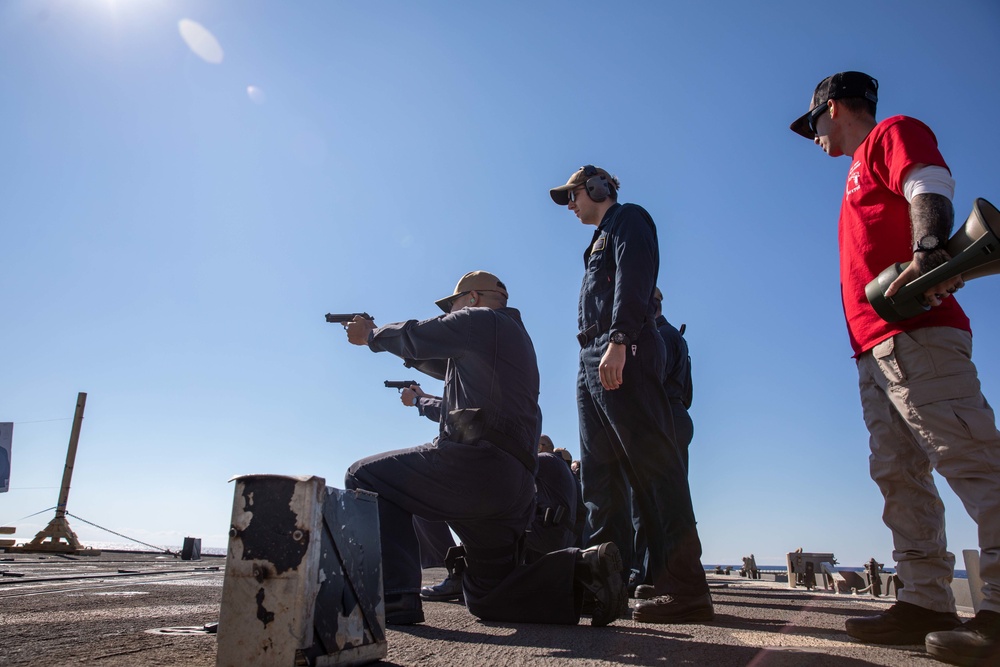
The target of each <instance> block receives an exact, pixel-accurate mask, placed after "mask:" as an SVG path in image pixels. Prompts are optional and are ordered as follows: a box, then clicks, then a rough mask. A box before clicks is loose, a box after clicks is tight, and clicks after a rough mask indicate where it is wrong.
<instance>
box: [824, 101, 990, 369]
mask: <svg viewBox="0 0 1000 667" xmlns="http://www.w3.org/2000/svg"><path fill="white" fill-rule="evenodd" d="M852 160H853V161H852V163H851V169H850V172H848V174H847V187H846V189H845V191H844V199H843V202H842V203H841V205H840V231H839V239H840V293H841V298H842V299H843V303H844V316H845V317H846V318H847V331H848V333H849V334H850V337H851V347H852V348H854V356H858V355H859V354H861V353H862V352H864V351H866V350H870V349H871V348H873V347H874V346H875V345H877V344H878V343H880V342H882V341H883V340H885V339H886V338H889V337H890V336H893V335H895V334H897V333H901V332H904V331H913V330H914V329H922V328H925V327H941V326H946V327H955V328H957V329H964V330H966V331H971V330H972V329H971V328H970V326H969V318H968V317H967V316H966V315H965V312H964V311H963V310H962V307H961V306H959V305H958V302H957V301H956V300H955V298H954V297H951V298H948V299H945V300H944V302H943V303H942V304H941V305H940V306H937V307H934V308H931V309H930V310H928V311H927V312H925V313H921V314H920V315H917V316H916V317H912V318H910V319H907V320H903V321H902V322H894V323H889V322H886V321H885V320H883V319H882V318H881V317H879V316H878V315H877V314H876V313H875V310H874V309H873V308H872V307H871V305H870V304H869V303H868V299H867V298H866V297H865V285H867V284H868V283H869V282H871V280H872V279H874V278H875V277H876V276H878V274H880V273H881V272H882V271H883V270H884V269H885V268H886V267H888V266H890V265H891V264H893V263H895V262H908V261H910V260H912V259H913V240H912V232H911V227H910V209H909V207H910V205H909V203H908V202H907V201H906V198H905V197H904V196H903V183H904V182H905V177H906V173H907V171H909V169H910V167H912V166H914V165H916V164H925V165H935V166H940V167H944V168H945V169H947V168H948V165H947V164H945V161H944V158H943V157H941V153H940V152H939V151H938V148H937V138H935V136H934V133H933V132H931V129H930V128H929V127H927V126H926V125H924V124H923V123H921V122H920V121H919V120H916V119H915V118H907V117H906V116H893V117H892V118H887V119H885V120H883V121H882V122H881V123H879V124H878V125H876V126H875V128H874V129H873V130H872V131H871V133H870V134H869V135H868V136H867V137H865V140H864V141H862V142H861V145H860V146H858V149H857V150H856V151H855V152H854V155H853V158H852Z"/></svg>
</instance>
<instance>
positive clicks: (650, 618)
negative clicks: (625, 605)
mask: <svg viewBox="0 0 1000 667" xmlns="http://www.w3.org/2000/svg"><path fill="white" fill-rule="evenodd" d="M632 620H633V621H639V622H640V623H662V624H664V625H670V624H676V625H684V624H685V623H708V622H710V621H714V620H715V610H714V609H695V610H692V611H690V612H688V613H686V614H678V615H676V616H669V617H667V616H657V615H656V614H643V613H642V608H641V607H640V608H636V609H635V610H633V612H632Z"/></svg>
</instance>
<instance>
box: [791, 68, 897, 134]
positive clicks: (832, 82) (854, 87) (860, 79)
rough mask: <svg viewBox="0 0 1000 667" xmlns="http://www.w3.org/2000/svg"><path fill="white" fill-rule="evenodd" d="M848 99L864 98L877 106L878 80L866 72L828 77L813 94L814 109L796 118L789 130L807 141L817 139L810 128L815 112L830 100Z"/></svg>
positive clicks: (841, 73) (837, 74) (838, 73)
mask: <svg viewBox="0 0 1000 667" xmlns="http://www.w3.org/2000/svg"><path fill="white" fill-rule="evenodd" d="M847 97H863V98H865V99H866V100H868V101H869V102H871V103H872V104H877V103H878V80H877V79H875V78H873V77H870V76H868V75H867V74H865V73H864V72H837V73H836V74H834V75H833V76H828V77H826V78H825V79H823V80H822V81H820V82H819V85H817V86H816V90H815V92H813V108H812V109H810V110H809V111H807V112H805V113H804V114H802V115H801V116H799V117H798V118H796V119H795V122H794V123H792V124H791V125H789V126H788V128H789V129H790V130H791V131H792V132H794V133H796V134H798V135H801V136H803V137H805V138H806V139H815V138H816V133H815V132H813V131H812V129H811V128H810V127H809V116H810V114H812V112H813V110H814V109H816V108H817V107H820V106H825V105H826V103H827V102H829V101H830V100H842V99H844V98H847Z"/></svg>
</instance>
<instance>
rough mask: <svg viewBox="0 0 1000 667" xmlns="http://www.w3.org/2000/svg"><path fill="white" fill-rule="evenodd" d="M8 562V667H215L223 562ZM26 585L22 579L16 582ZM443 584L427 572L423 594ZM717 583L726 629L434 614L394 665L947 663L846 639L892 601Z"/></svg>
mask: <svg viewBox="0 0 1000 667" xmlns="http://www.w3.org/2000/svg"><path fill="white" fill-rule="evenodd" d="M0 559H2V560H0V575H4V576H0V665H59V666H62V665H102V666H103V665H107V666H111V667H115V666H119V665H120V666H125V665H129V666H130V667H134V666H135V665H157V666H160V665H177V666H184V667H194V666H201V665H205V666H209V665H214V664H215V652H216V640H215V635H212V634H205V633H199V632H197V630H198V629H200V628H201V627H203V626H204V625H205V624H208V623H212V622H214V621H216V620H217V619H218V616H219V604H220V600H221V597H222V581H223V574H224V571H225V567H224V565H225V562H224V559H222V558H205V559H203V560H201V561H181V560H179V559H175V558H172V557H162V556H155V555H149V554H120V553H119V554H113V553H104V554H102V555H101V556H98V557H86V558H84V557H79V558H76V559H75V560H70V559H68V558H65V557H59V556H39V555H30V554H7V555H0ZM7 559H9V560H7ZM119 570H122V571H123V572H119ZM17 574H21V575H23V576H22V577H15V576H10V575H17ZM444 574H445V572H444V570H440V569H434V570H426V571H425V572H424V580H425V583H436V582H437V581H440V580H441V579H442V578H443V577H444ZM93 575H100V576H97V577H94V576H93ZM77 576H86V578H75V577H77ZM63 577H70V578H63ZM709 583H710V585H711V586H712V597H713V599H714V603H715V612H716V620H715V621H714V622H713V623H710V624H704V625H652V624H647V623H637V622H635V621H632V620H631V619H621V620H618V621H616V622H615V623H614V624H613V625H611V626H608V627H605V628H591V627H589V625H588V623H589V619H583V620H582V621H581V624H580V625H578V626H561V625H530V624H513V623H491V622H484V621H479V620H478V619H476V618H475V617H473V616H472V615H471V614H469V613H468V612H467V611H466V610H465V608H464V607H463V606H461V605H459V604H455V603H446V602H431V603H425V605H424V613H425V616H426V622H425V623H423V624H421V625H415V626H406V627H400V626H390V627H389V628H388V629H387V632H386V635H387V639H388V647H389V654H388V657H387V661H386V662H385V663H382V664H388V665H421V666H423V665H449V666H450V665H462V666H472V665H484V666H485V665H497V666H501V665H503V666H505V667H506V666H509V665H559V666H560V667H583V666H589V665H699V666H700V665H712V666H715V665H719V666H730V665H731V666H733V667H737V666H738V667H743V666H752V667H785V666H793V665H809V666H810V667H813V666H818V667H822V666H826V665H830V666H842V667H852V666H861V665H892V666H895V665H899V666H903V665H906V666H910V665H927V666H929V667H931V666H934V665H938V664H940V663H938V662H936V661H934V660H933V659H932V658H930V657H929V656H927V654H926V653H925V652H924V650H923V647H921V646H908V647H880V646H870V645H865V644H861V643H859V642H856V641H854V640H852V639H850V638H849V637H848V636H847V635H846V634H845V633H844V619H846V618H849V617H851V616H856V615H865V614H869V613H877V612H878V611H880V610H882V609H885V608H886V607H887V606H888V605H889V604H891V600H887V599H884V598H883V599H874V598H871V597H863V596H850V595H834V594H833V593H829V592H823V591H806V590H804V589H801V588H796V589H790V588H788V587H787V585H786V584H781V583H774V582H765V581H750V580H747V579H742V578H740V577H739V576H736V575H735V574H734V575H731V576H723V575H714V574H710V575H709ZM633 604H634V602H633ZM964 612H965V613H964V614H963V616H970V615H971V610H964ZM179 628H190V629H191V632H194V634H185V633H183V632H179V631H178V629H179ZM163 629H168V630H167V633H164V632H163ZM158 630H159V631H160V632H157V631H158Z"/></svg>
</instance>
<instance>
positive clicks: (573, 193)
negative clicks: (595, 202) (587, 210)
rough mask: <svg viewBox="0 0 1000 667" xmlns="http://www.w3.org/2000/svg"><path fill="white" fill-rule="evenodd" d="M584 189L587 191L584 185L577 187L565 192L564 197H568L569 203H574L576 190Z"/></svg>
mask: <svg viewBox="0 0 1000 667" xmlns="http://www.w3.org/2000/svg"><path fill="white" fill-rule="evenodd" d="M586 189H587V186H586V185H578V186H576V187H575V188H573V189H572V190H570V191H569V192H567V193H566V196H567V197H569V200H570V201H576V198H577V197H578V196H579V195H577V194H576V192H577V190H586Z"/></svg>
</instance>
